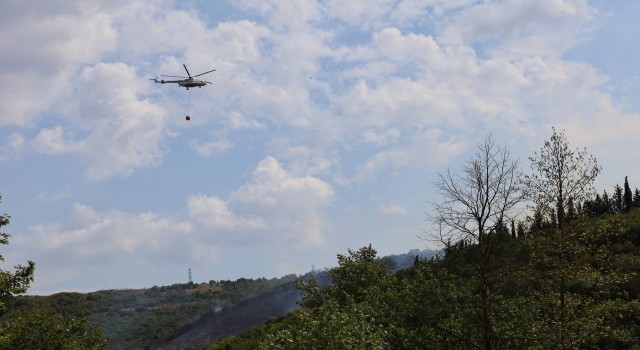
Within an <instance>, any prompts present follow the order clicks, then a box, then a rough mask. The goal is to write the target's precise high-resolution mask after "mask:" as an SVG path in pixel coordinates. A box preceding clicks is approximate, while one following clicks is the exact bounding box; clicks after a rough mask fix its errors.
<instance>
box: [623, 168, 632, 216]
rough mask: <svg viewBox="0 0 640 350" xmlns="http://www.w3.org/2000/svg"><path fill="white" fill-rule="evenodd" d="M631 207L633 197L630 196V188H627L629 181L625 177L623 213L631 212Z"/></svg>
mask: <svg viewBox="0 0 640 350" xmlns="http://www.w3.org/2000/svg"><path fill="white" fill-rule="evenodd" d="M632 206H633V195H632V194H631V187H629V181H627V177H626V176H625V177H624V212H625V213H626V212H628V211H629V210H631V207H632Z"/></svg>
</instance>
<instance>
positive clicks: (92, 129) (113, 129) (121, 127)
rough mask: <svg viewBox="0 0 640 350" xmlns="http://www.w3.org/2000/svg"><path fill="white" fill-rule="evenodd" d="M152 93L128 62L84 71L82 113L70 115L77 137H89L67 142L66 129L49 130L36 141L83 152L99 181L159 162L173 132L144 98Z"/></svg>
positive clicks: (79, 98) (53, 149)
mask: <svg viewBox="0 0 640 350" xmlns="http://www.w3.org/2000/svg"><path fill="white" fill-rule="evenodd" d="M147 90H148V83H147V82H144V80H143V79H142V78H141V77H139V76H138V75H137V74H136V72H135V69H134V68H133V67H130V66H128V65H126V64H124V63H111V64H107V63H99V64H97V65H95V66H91V67H87V68H85V69H84V70H83V72H82V76H81V78H80V79H79V81H78V82H77V92H76V95H75V98H74V102H76V104H75V106H77V109H76V110H75V111H74V112H73V113H71V114H70V115H71V116H72V117H71V118H72V120H73V122H74V124H73V125H74V126H75V128H77V130H79V132H78V133H81V135H86V136H79V137H78V139H77V140H65V139H63V135H62V129H61V128H59V127H57V128H53V129H45V130H42V131H41V132H40V134H39V135H38V137H37V138H36V139H35V140H34V146H35V148H36V150H38V151H41V152H45V153H49V154H57V153H71V152H73V153H79V154H81V155H82V156H83V157H84V158H85V159H86V162H87V176H89V177H90V178H91V179H94V180H103V179H106V178H109V177H112V176H128V175H130V174H131V173H132V172H133V171H135V170H138V169H141V168H144V167H148V166H152V165H157V164H159V163H160V162H161V161H162V156H163V154H164V151H163V149H162V144H163V142H164V141H165V140H166V139H167V138H168V137H169V134H168V132H167V126H166V124H165V123H166V121H165V119H164V115H165V112H164V110H163V109H162V108H161V107H160V106H159V105H157V104H155V103H153V102H152V101H150V100H149V99H147V98H145V95H146V91H147ZM48 145H49V148H47V147H48Z"/></svg>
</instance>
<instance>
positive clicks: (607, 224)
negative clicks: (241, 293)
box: [209, 209, 640, 350]
mask: <svg viewBox="0 0 640 350" xmlns="http://www.w3.org/2000/svg"><path fill="white" fill-rule="evenodd" d="M498 231H500V230H498ZM488 239H490V240H494V241H492V246H493V247H494V249H493V250H492V254H491V260H490V266H489V267H490V269H491V270H492V271H496V272H499V273H498V274H496V275H492V276H490V277H491V278H490V279H489V280H488V287H489V288H488V298H489V301H490V308H489V311H490V318H491V321H492V327H493V334H492V336H493V339H492V347H493V349H591V348H593V349H595V348H598V349H634V348H638V347H640V342H639V341H638V339H640V282H639V281H640V209H634V210H631V211H630V212H629V213H628V214H624V215H620V214H615V215H613V214H609V215H605V216H600V217H597V218H582V219H576V220H575V221H573V222H572V224H571V225H567V226H566V227H565V228H563V229H562V230H561V229H559V228H558V227H552V226H545V227H542V228H540V230H539V231H537V233H536V234H533V235H530V236H527V237H526V238H524V237H523V238H521V239H513V238H512V237H511V235H510V234H507V233H500V232H496V233H495V234H491V235H489V238H488ZM477 254H478V249H477V245H476V244H473V243H469V242H466V243H465V242H463V241H461V242H458V243H456V244H452V245H451V246H450V247H449V249H448V251H447V254H446V255H445V256H443V257H441V258H440V259H432V260H418V261H417V262H416V263H415V264H414V265H413V266H412V267H410V268H407V269H404V270H398V271H395V272H385V273H382V272H381V271H380V270H379V268H380V265H379V263H380V261H379V260H378V259H376V257H375V250H374V249H373V248H371V247H370V246H368V247H364V248H361V249H360V250H358V251H355V252H354V251H351V250H350V251H349V254H348V255H346V256H343V255H339V259H338V267H336V268H335V269H334V270H332V271H331V274H330V275H331V276H332V278H334V277H335V278H336V279H341V280H340V281H341V282H340V283H339V284H337V283H336V282H335V280H334V281H333V284H332V285H330V286H327V287H325V288H322V287H320V285H319V284H318V283H317V282H316V281H315V280H314V279H311V280H309V281H307V282H304V283H300V284H299V286H300V289H301V290H302V291H303V299H302V300H303V301H302V307H301V308H300V309H298V310H297V311H295V312H293V313H292V314H290V315H289V316H287V317H283V318H281V319H279V320H276V321H273V322H270V323H267V324H265V325H262V326H260V327H258V328H256V329H254V330H252V331H250V332H248V333H246V334H244V335H241V336H237V337H231V338H227V339H224V340H222V341H220V342H216V343H214V344H212V345H211V346H210V347H209V349H211V350H213V349H216V350H218V349H225V346H227V345H228V346H229V348H230V349H256V348H257V349H483V348H485V343H484V335H483V332H482V329H481V328H480V327H479V326H478V312H479V308H478V300H479V298H480V296H479V291H478V288H477V286H478V281H477V278H478V277H477V276H476V275H475V274H474V273H471V272H470V271H469V270H470V269H472V268H473V262H474V261H476V258H477V256H476V255H477ZM349 280H350V281H349ZM563 291H564V292H563ZM562 294H563V295H562ZM561 300H562V301H561Z"/></svg>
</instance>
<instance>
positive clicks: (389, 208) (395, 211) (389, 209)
mask: <svg viewBox="0 0 640 350" xmlns="http://www.w3.org/2000/svg"><path fill="white" fill-rule="evenodd" d="M378 211H379V212H380V213H381V214H383V215H404V214H406V213H407V212H408V210H407V208H405V207H403V206H402V205H398V204H389V205H382V206H380V207H379V208H378Z"/></svg>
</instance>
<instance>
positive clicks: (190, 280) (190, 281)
mask: <svg viewBox="0 0 640 350" xmlns="http://www.w3.org/2000/svg"><path fill="white" fill-rule="evenodd" d="M192 283H193V280H192V279H191V268H189V284H192Z"/></svg>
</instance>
